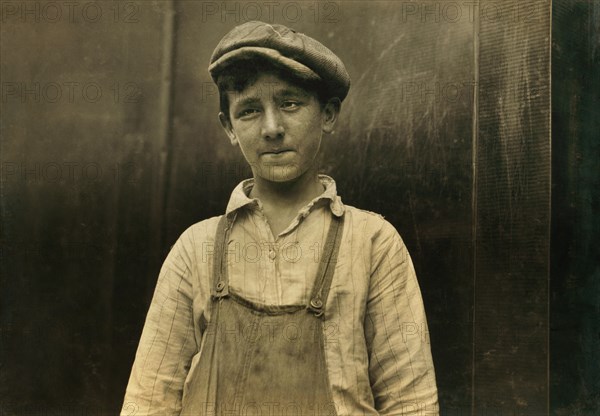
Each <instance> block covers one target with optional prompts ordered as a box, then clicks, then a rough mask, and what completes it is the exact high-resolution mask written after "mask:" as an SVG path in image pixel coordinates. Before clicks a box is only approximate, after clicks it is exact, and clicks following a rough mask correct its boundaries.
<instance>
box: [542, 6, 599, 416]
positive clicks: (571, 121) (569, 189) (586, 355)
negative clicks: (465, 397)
mask: <svg viewBox="0 0 600 416" xmlns="http://www.w3.org/2000/svg"><path fill="white" fill-rule="evenodd" d="M573 28H579V30H573ZM552 38H553V42H552V45H553V49H552V78H553V79H554V80H557V81H556V82H554V83H553V86H552V181H553V183H552V185H553V188H552V238H551V239H552V251H551V259H552V263H551V265H552V268H551V280H550V281H551V294H552V297H551V303H550V310H551V320H550V324H551V327H550V328H551V332H550V353H551V355H550V357H551V360H550V362H551V366H550V378H551V380H552V383H551V396H550V398H551V401H550V404H551V414H553V415H557V416H570V415H585V416H587V415H597V414H600V319H598V317H599V316H600V269H599V268H598V259H599V258H600V216H598V212H599V209H600V175H599V174H598V173H599V172H600V141H599V140H598V138H599V132H600V77H599V76H598V68H600V3H598V2H587V1H564V0H562V1H561V0H558V1H554V2H553V18H552ZM558 80H560V82H559V81H558Z"/></svg>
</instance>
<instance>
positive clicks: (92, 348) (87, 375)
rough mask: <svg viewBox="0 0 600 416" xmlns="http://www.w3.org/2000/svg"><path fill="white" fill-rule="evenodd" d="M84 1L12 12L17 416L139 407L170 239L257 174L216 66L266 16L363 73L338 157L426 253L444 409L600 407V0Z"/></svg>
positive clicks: (327, 152) (8, 291) (7, 147)
mask: <svg viewBox="0 0 600 416" xmlns="http://www.w3.org/2000/svg"><path fill="white" fill-rule="evenodd" d="M563 3H564V4H563ZM69 4H70V5H67V4H66V3H60V2H56V3H53V2H21V1H19V2H15V1H2V2H1V11H2V15H1V24H2V27H1V30H0V36H1V38H0V59H1V72H0V77H1V79H0V82H1V86H2V99H1V102H0V104H1V105H2V107H1V112H0V129H1V130H0V133H1V135H2V149H1V150H2V154H1V158H2V159H1V162H2V166H1V167H2V171H1V174H2V205H1V209H2V244H3V247H2V281H1V294H2V306H1V307H2V316H1V318H2V322H1V325H2V326H1V328H2V334H1V338H0V342H1V344H0V353H1V360H2V367H1V373H0V383H1V394H0V397H1V399H0V413H2V414H7V415H9V414H114V413H115V412H116V411H117V409H118V408H119V407H120V405H121V400H122V397H123V393H124V388H125V385H126V382H127V378H128V375H129V370H130V366H131V363H132V361H133V356H134V354H135V349H136V347H137V342H138V340H139V335H140V332H141V328H142V325H143V320H144V317H145V313H146V310H147V307H148V304H149V301H150V298H151V295H152V291H153V288H154V284H155V281H156V277H157V273H158V269H159V267H160V264H161V263H162V260H163V259H164V256H165V255H166V252H167V251H168V249H169V247H170V246H171V245H172V244H173V243H174V241H175V240H176V238H177V237H178V235H179V234H180V233H181V232H182V231H183V230H184V229H185V228H187V227H188V226H189V225H191V224H192V223H194V222H197V221H199V220H201V219H203V218H206V217H208V216H212V215H217V214H219V213H221V212H222V211H223V210H224V208H225V204H226V202H227V199H228V197H229V193H230V191H231V189H232V188H233V186H235V185H236V184H237V183H238V182H239V181H240V180H241V179H244V178H246V177H248V175H249V174H250V173H249V169H248V168H247V167H246V166H245V164H244V161H243V159H242V157H241V156H240V155H239V154H237V153H236V152H235V151H232V148H231V146H230V145H229V144H228V141H227V140H226V138H225V136H224V134H223V133H222V132H221V130H220V127H219V126H218V122H217V118H216V114H217V112H218V97H217V94H216V89H215V87H214V85H213V84H212V81H211V80H210V78H209V76H208V73H207V70H206V68H207V63H208V60H209V57H210V54H211V52H212V49H213V47H214V46H215V45H216V43H217V42H218V40H219V39H220V38H221V37H222V36H223V35H224V34H225V33H226V32H228V31H229V30H230V29H231V28H232V27H233V26H235V25H236V24H238V23H242V22H244V21H247V20H252V19H254V18H260V19H262V20H266V21H270V22H275V23H283V24H286V25H289V26H292V27H294V28H296V29H297V30H299V31H302V32H305V33H307V34H309V35H311V36H314V37H316V38H317V39H320V40H322V41H323V42H324V43H325V44H327V45H328V46H329V47H330V48H331V49H333V50H334V51H335V52H336V53H337V54H338V55H339V56H340V57H341V58H342V60H344V62H346V64H347V67H348V70H349V72H350V75H351V77H352V82H353V85H352V88H351V92H350V95H349V96H348V98H347V100H346V101H345V102H344V105H343V111H342V117H341V120H340V124H339V128H338V129H337V131H336V133H335V135H334V136H332V137H331V138H330V139H328V142H327V143H325V145H324V149H323V156H322V161H321V166H322V169H321V170H322V171H323V172H325V173H328V174H330V175H332V176H333V177H334V178H335V179H336V181H337V182H338V187H339V190H340V194H341V195H342V197H343V200H344V201H345V202H346V203H348V204H351V205H355V206H358V207H361V208H364V209H368V210H372V211H376V212H379V213H381V214H383V215H384V216H385V217H386V218H387V219H388V220H389V221H391V222H392V223H393V224H394V225H395V226H396V227H397V229H398V230H399V232H400V234H401V235H402V236H403V238H404V240H405V242H406V244H407V246H408V247H409V250H410V252H411V254H412V256H413V259H414V262H415V267H416V269H417V273H418V276H419V281H420V284H421V288H422V291H423V295H424V300H425V306H426V309H427V313H428V319H429V326H430V328H429V329H430V339H431V347H432V351H433V356H434V361H435V365H436V373H437V378H438V385H439V391H440V402H441V408H442V413H443V414H447V415H468V414H472V413H474V414H477V415H479V414H482V415H484V414H485V415H508V414H510V415H513V414H520V415H542V414H548V413H551V414H557V415H563V414H564V415H567V414H580V415H588V414H590V415H592V414H595V413H596V411H597V410H598V409H599V401H600V399H599V398H598V396H597V392H598V391H600V388H599V386H600V383H599V381H598V377H599V375H598V367H597V366H598V362H599V360H598V359H597V358H598V357H597V352H595V351H598V350H600V348H599V345H598V342H599V337H598V333H599V332H598V323H597V322H598V320H597V316H598V313H599V310H598V308H599V306H598V304H599V300H598V299H599V297H600V296H598V295H599V293H598V291H599V289H598V288H599V285H598V269H597V261H595V260H593V259H596V258H597V257H598V256H597V254H598V253H597V250H598V249H597V247H598V221H597V219H596V217H595V216H594V212H595V208H597V206H598V181H597V176H598V175H597V171H598V169H597V167H598V165H597V164H598V162H597V160H598V159H599V158H598V157H596V156H597V154H598V145H597V140H594V139H597V133H596V132H597V131H599V129H598V128H597V127H598V126H597V123H598V122H597V117H594V116H593V115H594V111H596V112H597V109H598V108H599V107H598V101H597V100H598V81H597V77H596V78H593V77H591V76H590V75H589V74H590V73H591V69H592V68H593V66H594V65H596V66H597V64H598V49H597V46H598V32H597V30H598V21H599V20H598V16H599V13H600V12H599V10H598V6H597V4H595V3H593V2H579V3H577V2H575V3H568V4H567V3H566V2H554V6H553V7H554V10H553V13H551V8H550V4H549V3H548V2H532V3H529V4H524V5H523V4H521V3H520V2H502V3H500V2H490V1H481V2H475V3H471V2H467V3H454V2H400V1H397V2H368V3H367V2H358V1H352V2H319V3H315V2H279V3H277V4H276V5H275V6H268V5H267V3H264V2H254V3H252V2H202V1H136V2H112V1H106V2H102V1H99V2H95V1H93V2H81V3H79V2H73V3H69ZM269 7H272V8H271V9H269ZM551 20H552V25H551V24H550V22H551ZM574 23H575V24H577V26H578V27H581V28H582V31H581V32H579V34H574V33H573V31H572V30H571V28H572V25H573V24H574ZM551 41H552V43H551ZM551 45H552V76H553V77H554V80H553V83H552V90H551V88H550V75H551V73H550V68H551V61H550V56H551ZM551 91H552V94H551ZM551 99H552V116H553V118H552V125H551V124H550V120H551V117H550V116H551V112H550V108H551V104H550V103H551ZM594 123H595V124H594ZM551 127H552V129H553V134H552V135H551V132H550V128H551ZM594 354H596V355H594ZM577 412H578V413H577Z"/></svg>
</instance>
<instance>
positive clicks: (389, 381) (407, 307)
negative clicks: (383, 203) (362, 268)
mask: <svg viewBox="0 0 600 416" xmlns="http://www.w3.org/2000/svg"><path fill="white" fill-rule="evenodd" d="M365 335H366V340H367V346H368V352H369V376H370V380H371V388H372V391H373V397H374V400H375V407H376V409H377V411H378V412H379V413H380V414H382V415H405V416H417V415H418V416H437V415H439V407H438V397H437V386H436V380H435V371H434V368H433V360H432V357H431V348H430V345H429V331H428V329H427V319H426V316H425V308H424V306H423V300H422V297H421V292H420V289H419V285H418V282H417V278H416V275H415V270H414V267H413V264H412V260H411V258H410V255H409V253H408V251H407V249H406V246H405V245H404V243H403V241H402V239H401V238H400V235H398V232H397V231H396V229H395V228H394V227H393V226H392V225H391V224H390V223H389V222H387V221H384V224H383V226H382V228H381V229H380V231H379V233H377V235H376V236H375V238H374V241H373V252H372V270H371V282H370V287H369V299H368V303H367V316H366V320H365Z"/></svg>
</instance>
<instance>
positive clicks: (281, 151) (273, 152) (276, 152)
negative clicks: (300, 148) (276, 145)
mask: <svg viewBox="0 0 600 416" xmlns="http://www.w3.org/2000/svg"><path fill="white" fill-rule="evenodd" d="M290 151H292V149H271V150H267V151H264V152H262V153H261V155H279V154H282V153H285V152H290Z"/></svg>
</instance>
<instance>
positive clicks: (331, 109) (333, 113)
mask: <svg viewBox="0 0 600 416" xmlns="http://www.w3.org/2000/svg"><path fill="white" fill-rule="evenodd" d="M341 107H342V102H341V101H340V99H339V98H337V97H334V98H330V99H329V100H328V101H327V103H326V104H325V107H324V108H323V131H324V132H325V133H328V134H330V133H333V128H334V127H335V122H336V121H337V119H338V115H339V114H340V108H341Z"/></svg>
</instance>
